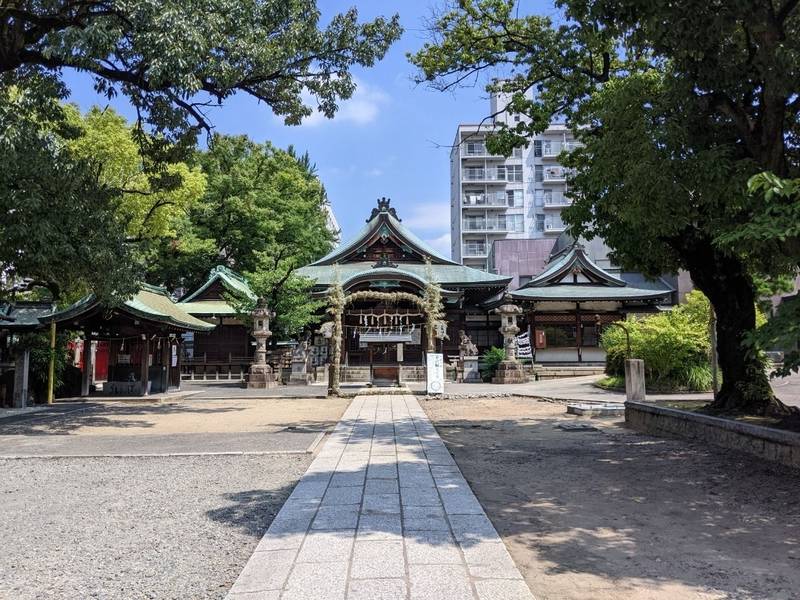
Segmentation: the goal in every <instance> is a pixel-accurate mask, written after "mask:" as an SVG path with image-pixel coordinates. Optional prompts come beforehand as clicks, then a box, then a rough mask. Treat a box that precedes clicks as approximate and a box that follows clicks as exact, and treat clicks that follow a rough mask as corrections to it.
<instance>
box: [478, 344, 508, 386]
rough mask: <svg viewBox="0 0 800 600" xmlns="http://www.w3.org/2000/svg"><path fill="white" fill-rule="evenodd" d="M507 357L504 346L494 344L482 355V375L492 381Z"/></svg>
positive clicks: (485, 379)
mask: <svg viewBox="0 0 800 600" xmlns="http://www.w3.org/2000/svg"><path fill="white" fill-rule="evenodd" d="M505 358H506V351H505V350H504V349H503V348H497V347H496V346H492V347H491V348H489V349H488V350H486V351H485V352H484V353H483V356H482V357H481V377H482V378H483V380H484V381H491V379H492V377H494V374H495V372H496V371H497V365H499V364H500V363H501V362H503V360H505Z"/></svg>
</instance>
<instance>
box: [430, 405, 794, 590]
mask: <svg viewBox="0 0 800 600" xmlns="http://www.w3.org/2000/svg"><path fill="white" fill-rule="evenodd" d="M422 404H423V407H424V408H425V410H426V412H427V413H428V415H429V417H430V418H431V420H432V421H433V422H434V424H435V425H436V427H437V429H438V431H439V433H440V435H441V436H442V438H443V439H444V441H445V443H446V444H447V446H448V447H449V449H450V451H451V452H452V453H453V454H454V456H455V459H456V460H457V462H458V464H459V466H460V468H461V470H462V471H463V473H464V476H465V477H466V478H467V480H468V481H469V483H470V485H471V486H472V489H473V490H474V492H475V494H476V495H477V496H478V498H479V499H480V501H481V503H482V504H483V506H484V508H485V509H486V511H487V513H488V515H489V517H490V518H491V519H492V521H493V522H494V524H495V527H496V528H497V530H498V532H499V533H500V535H501V536H502V537H503V539H504V541H505V542H506V545H507V546H508V548H509V551H510V552H511V554H512V556H513V557H514V560H515V561H516V562H517V565H518V566H519V568H520V570H521V571H522V573H523V575H524V577H525V579H526V580H527V582H528V584H529V585H530V587H531V590H532V591H533V593H534V595H535V596H536V598H537V599H538V600H562V599H570V600H575V599H603V600H623V599H625V600H645V599H646V600H681V599H689V598H692V599H712V598H713V599H719V598H730V599H737V600H738V599H756V598H757V599H770V600H788V599H790V598H799V597H800V591H799V590H800V471H796V470H792V469H789V468H785V467H782V466H780V465H774V464H770V463H766V462H763V461H759V460H757V459H755V458H753V457H750V456H749V455H746V454H741V453H737V452H731V451H727V450H723V449H719V448H715V447H704V446H702V445H700V444H697V443H691V442H686V441H682V440H672V439H665V438H656V437H651V436H646V435H642V434H638V433H635V432H633V431H630V430H626V429H624V428H623V427H622V425H623V423H622V421H621V418H620V417H611V418H602V419H586V418H580V417H572V416H567V415H566V414H565V407H564V405H562V404H555V403H547V402H540V401H537V400H535V399H531V398H495V399H486V400H435V401H427V402H423V403H422ZM576 420H578V421H580V422H582V423H590V424H591V425H593V426H595V427H597V428H598V431H564V430H562V429H559V428H557V425H559V424H561V423H569V422H574V421H576Z"/></svg>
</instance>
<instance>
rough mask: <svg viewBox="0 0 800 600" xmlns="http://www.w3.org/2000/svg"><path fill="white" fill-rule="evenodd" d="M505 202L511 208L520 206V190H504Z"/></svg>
mask: <svg viewBox="0 0 800 600" xmlns="http://www.w3.org/2000/svg"><path fill="white" fill-rule="evenodd" d="M506 202H507V203H508V206H509V207H512V208H513V207H520V206H522V190H506Z"/></svg>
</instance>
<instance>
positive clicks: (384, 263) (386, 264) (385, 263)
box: [372, 253, 397, 269]
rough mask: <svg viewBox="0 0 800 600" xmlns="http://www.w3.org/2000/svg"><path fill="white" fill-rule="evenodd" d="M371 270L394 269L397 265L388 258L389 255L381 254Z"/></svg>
mask: <svg viewBox="0 0 800 600" xmlns="http://www.w3.org/2000/svg"><path fill="white" fill-rule="evenodd" d="M372 268H373V269H380V268H391V269H396V268H397V263H393V262H392V261H391V259H390V258H389V255H388V254H386V253H383V254H381V257H380V258H379V259H378V262H376V263H375V264H374V265H372Z"/></svg>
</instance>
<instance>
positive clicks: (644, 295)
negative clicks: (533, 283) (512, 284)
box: [509, 283, 671, 302]
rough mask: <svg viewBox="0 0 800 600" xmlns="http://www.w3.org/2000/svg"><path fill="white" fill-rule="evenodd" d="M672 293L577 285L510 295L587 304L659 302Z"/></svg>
mask: <svg viewBox="0 0 800 600" xmlns="http://www.w3.org/2000/svg"><path fill="white" fill-rule="evenodd" d="M670 293H671V290H644V289H641V288H634V287H627V286H625V287H619V286H607V285H594V284H587V283H576V284H556V285H549V286H541V287H525V288H520V289H518V290H516V291H515V292H510V293H509V295H510V296H511V298H512V299H514V300H529V301H538V300H546V301H550V302H554V301H564V302H585V301H589V300H617V301H619V300H657V299H661V298H666V297H667V296H669V294H670Z"/></svg>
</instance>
